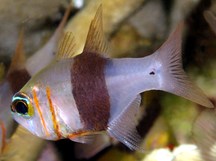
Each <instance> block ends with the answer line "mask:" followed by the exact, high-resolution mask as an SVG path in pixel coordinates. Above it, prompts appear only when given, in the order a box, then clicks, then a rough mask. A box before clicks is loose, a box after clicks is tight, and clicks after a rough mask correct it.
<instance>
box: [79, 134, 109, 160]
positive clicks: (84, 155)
mask: <svg viewBox="0 0 216 161" xmlns="http://www.w3.org/2000/svg"><path fill="white" fill-rule="evenodd" d="M110 145H111V141H110V137H109V136H107V135H106V134H101V135H95V136H94V138H93V140H92V143H91V144H79V143H77V144H75V156H76V158H78V159H89V158H91V157H93V156H95V155H96V154H97V153H99V152H100V151H102V150H103V149H105V148H106V147H108V146H110Z"/></svg>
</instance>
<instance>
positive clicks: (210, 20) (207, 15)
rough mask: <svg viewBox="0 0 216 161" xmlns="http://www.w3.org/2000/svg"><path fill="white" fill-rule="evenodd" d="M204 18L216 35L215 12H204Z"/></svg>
mask: <svg viewBox="0 0 216 161" xmlns="http://www.w3.org/2000/svg"><path fill="white" fill-rule="evenodd" d="M203 16H204V18H205V20H206V22H207V23H208V24H209V26H210V27H211V29H212V31H213V32H214V33H215V34H216V17H215V16H214V14H213V12H212V11H210V10H207V11H204V13H203Z"/></svg>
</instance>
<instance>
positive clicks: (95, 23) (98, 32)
mask: <svg viewBox="0 0 216 161" xmlns="http://www.w3.org/2000/svg"><path fill="white" fill-rule="evenodd" d="M107 50H108V45H107V41H106V39H105V35H104V32H103V21H102V5H100V6H99V8H98V9H97V12H96V14H95V17H94V19H93V20H92V22H91V24H90V27H89V31H88V35H87V38H86V43H85V46H84V49H83V52H85V53H90V52H93V53H99V54H105V53H107Z"/></svg>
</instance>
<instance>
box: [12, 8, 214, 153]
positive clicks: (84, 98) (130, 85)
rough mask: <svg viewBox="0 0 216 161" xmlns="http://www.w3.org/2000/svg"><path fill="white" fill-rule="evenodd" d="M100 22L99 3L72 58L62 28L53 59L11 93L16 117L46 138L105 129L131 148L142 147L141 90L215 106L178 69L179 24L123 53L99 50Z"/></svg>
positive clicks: (76, 137) (85, 135)
mask: <svg viewBox="0 0 216 161" xmlns="http://www.w3.org/2000/svg"><path fill="white" fill-rule="evenodd" d="M102 25H103V24H102V7H101V6H100V7H99V9H98V10H97V12H96V15H95V17H94V18H93V20H92V22H91V24H90V28H89V32H88V35H87V39H86V43H85V46H84V49H83V52H82V53H81V54H80V55H78V56H76V57H73V58H72V55H73V53H74V50H75V47H76V46H75V44H74V43H73V40H74V39H73V36H72V34H71V33H66V34H65V36H64V38H63V40H62V43H61V44H60V46H59V51H58V55H57V57H56V60H55V61H53V62H52V63H51V64H50V65H48V66H47V67H46V68H44V69H43V70H41V71H40V72H39V73H37V74H36V75H35V76H34V77H32V78H31V79H30V81H29V82H28V83H27V84H26V85H25V86H24V87H23V88H22V89H21V90H20V91H19V92H18V93H16V94H15V95H14V96H13V98H12V105H11V111H12V114H13V117H14V119H15V120H16V121H17V122H18V123H20V124H21V125H23V126H24V127H25V128H27V129H28V130H29V131H31V132H32V133H33V134H35V135H37V136H39V137H42V138H45V139H49V140H58V139H63V138H69V139H71V140H73V141H76V142H82V143H86V142H89V141H90V140H91V137H94V136H95V135H94V134H98V133H101V132H103V131H106V132H107V134H108V135H109V136H111V137H114V138H116V139H117V140H118V141H120V142H122V143H123V144H125V145H126V146H128V147H129V148H130V149H134V150H142V149H141V148H140V147H139V143H140V139H141V138H140V136H139V134H138V132H137V130H136V118H135V115H136V114H137V112H138V109H139V106H140V100H141V97H140V93H142V92H144V91H148V90H162V91H166V92H170V93H173V94H176V95H178V96H182V97H184V98H186V99H189V100H191V101H193V102H195V103H198V104H200V105H203V106H206V107H213V105H212V103H211V102H210V101H209V99H208V98H207V97H206V96H205V95H204V94H203V92H202V91H201V90H200V89H199V88H198V87H196V86H195V85H194V84H193V83H192V82H191V81H190V80H189V79H188V77H187V76H186V74H185V73H184V71H183V69H182V64H181V30H182V25H180V26H179V27H178V28H177V29H176V31H174V32H173V33H172V34H171V36H170V37H169V38H168V40H167V41H166V42H165V43H164V44H163V45H162V47H160V48H159V49H158V50H157V51H156V52H155V53H154V54H152V55H150V56H146V57H144V58H121V59H111V58H107V57H105V56H103V55H102V54H105V53H107V49H108V47H107V43H106V41H105V38H104V34H103V28H102Z"/></svg>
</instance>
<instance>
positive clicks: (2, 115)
mask: <svg viewBox="0 0 216 161" xmlns="http://www.w3.org/2000/svg"><path fill="white" fill-rule="evenodd" d="M24 62H25V55H24V51H23V30H21V32H20V35H19V39H18V42H17V45H16V50H15V53H14V55H13V58H12V61H11V64H10V67H9V69H8V72H7V75H6V77H5V79H4V80H3V81H2V82H1V83H0V92H1V93H0V102H1V109H0V130H1V131H0V137H1V140H0V147H1V152H3V150H4V148H5V146H6V142H7V139H8V138H9V137H10V136H11V135H12V133H13V127H14V120H13V119H12V117H11V114H10V110H8V107H10V102H11V97H12V96H13V94H14V93H16V92H17V91H19V90H20V89H21V87H22V86H24V85H25V83H26V82H27V81H28V80H29V79H30V75H29V73H28V72H27V71H26V70H25V67H24ZM17 77H18V78H19V79H17Z"/></svg>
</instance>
